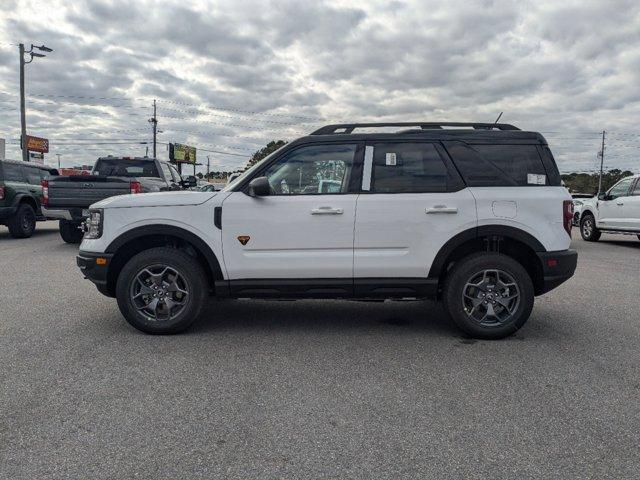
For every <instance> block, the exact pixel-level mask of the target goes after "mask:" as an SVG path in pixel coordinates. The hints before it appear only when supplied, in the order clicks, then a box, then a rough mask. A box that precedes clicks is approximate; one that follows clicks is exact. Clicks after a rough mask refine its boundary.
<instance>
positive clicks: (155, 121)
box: [149, 98, 158, 158]
mask: <svg viewBox="0 0 640 480" xmlns="http://www.w3.org/2000/svg"><path fill="white" fill-rule="evenodd" d="M149 122H150V123H151V126H152V128H153V158H156V138H157V135H158V119H157V118H156V100H155V98H154V99H153V117H151V118H150V119H149Z"/></svg>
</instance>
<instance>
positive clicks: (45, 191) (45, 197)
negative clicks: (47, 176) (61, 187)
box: [40, 180, 49, 207]
mask: <svg viewBox="0 0 640 480" xmlns="http://www.w3.org/2000/svg"><path fill="white" fill-rule="evenodd" d="M40 185H41V186H42V205H44V206H45V207H46V206H48V205H49V180H41V181H40Z"/></svg>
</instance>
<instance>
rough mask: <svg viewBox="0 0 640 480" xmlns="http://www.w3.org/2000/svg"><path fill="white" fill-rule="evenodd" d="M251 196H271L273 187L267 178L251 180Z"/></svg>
mask: <svg viewBox="0 0 640 480" xmlns="http://www.w3.org/2000/svg"><path fill="white" fill-rule="evenodd" d="M249 195H251V196H252V197H264V196H267V195H271V185H270V184H269V180H268V179H267V177H258V178H254V179H253V180H251V181H250V182H249Z"/></svg>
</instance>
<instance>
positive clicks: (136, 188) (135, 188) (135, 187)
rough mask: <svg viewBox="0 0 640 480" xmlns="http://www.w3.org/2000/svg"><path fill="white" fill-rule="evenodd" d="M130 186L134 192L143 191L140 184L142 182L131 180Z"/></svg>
mask: <svg viewBox="0 0 640 480" xmlns="http://www.w3.org/2000/svg"><path fill="white" fill-rule="evenodd" d="M130 187H131V193H132V194H133V193H140V192H142V186H141V185H140V182H131V184H130Z"/></svg>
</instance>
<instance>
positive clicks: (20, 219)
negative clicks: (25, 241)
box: [7, 203, 36, 238]
mask: <svg viewBox="0 0 640 480" xmlns="http://www.w3.org/2000/svg"><path fill="white" fill-rule="evenodd" d="M7 227H9V233H10V234H11V236H12V237H13V238H29V237H30V236H31V235H33V231H34V230H35V229H36V213H35V212H34V211H33V207H32V206H31V205H29V204H27V203H22V204H20V205H19V206H18V210H17V211H16V213H14V214H13V216H12V217H11V218H9V221H8V222H7Z"/></svg>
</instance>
